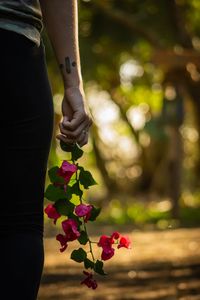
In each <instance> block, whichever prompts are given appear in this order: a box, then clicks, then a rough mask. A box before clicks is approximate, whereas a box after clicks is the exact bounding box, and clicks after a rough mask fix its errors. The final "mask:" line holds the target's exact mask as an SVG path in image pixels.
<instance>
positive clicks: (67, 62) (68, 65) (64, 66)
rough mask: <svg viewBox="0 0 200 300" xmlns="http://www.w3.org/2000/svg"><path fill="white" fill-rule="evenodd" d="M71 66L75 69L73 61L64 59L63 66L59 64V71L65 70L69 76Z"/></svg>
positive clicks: (67, 58)
mask: <svg viewBox="0 0 200 300" xmlns="http://www.w3.org/2000/svg"><path fill="white" fill-rule="evenodd" d="M71 66H72V67H76V62H75V61H72V62H71V61H70V58H69V56H67V57H65V64H64V65H63V64H60V69H61V70H63V69H64V68H65V71H66V72H67V73H68V74H70V73H71Z"/></svg>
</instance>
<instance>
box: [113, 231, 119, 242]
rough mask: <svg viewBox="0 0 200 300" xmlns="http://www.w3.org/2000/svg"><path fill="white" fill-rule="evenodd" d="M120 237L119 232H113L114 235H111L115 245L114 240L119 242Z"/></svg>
mask: <svg viewBox="0 0 200 300" xmlns="http://www.w3.org/2000/svg"><path fill="white" fill-rule="evenodd" d="M119 237H120V233H119V232H117V231H115V232H113V233H112V235H111V239H112V242H113V243H114V240H118V239H119Z"/></svg>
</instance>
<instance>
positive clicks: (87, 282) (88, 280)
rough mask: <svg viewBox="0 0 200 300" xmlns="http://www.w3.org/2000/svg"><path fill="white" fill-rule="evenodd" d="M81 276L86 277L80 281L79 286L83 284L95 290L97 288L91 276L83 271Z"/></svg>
mask: <svg viewBox="0 0 200 300" xmlns="http://www.w3.org/2000/svg"><path fill="white" fill-rule="evenodd" d="M83 274H85V275H86V276H87V277H86V278H85V279H84V280H83V281H81V284H85V285H87V287H89V288H92V289H93V290H95V289H96V288H97V282H96V280H95V279H93V274H92V273H89V272H86V271H83Z"/></svg>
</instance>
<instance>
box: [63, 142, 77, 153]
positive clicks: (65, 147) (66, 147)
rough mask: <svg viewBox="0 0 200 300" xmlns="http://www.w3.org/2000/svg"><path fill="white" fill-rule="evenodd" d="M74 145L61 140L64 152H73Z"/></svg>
mask: <svg viewBox="0 0 200 300" xmlns="http://www.w3.org/2000/svg"><path fill="white" fill-rule="evenodd" d="M73 147H74V145H70V144H66V143H65V142H63V141H60V148H61V149H62V150H63V151H64V152H72V149H73Z"/></svg>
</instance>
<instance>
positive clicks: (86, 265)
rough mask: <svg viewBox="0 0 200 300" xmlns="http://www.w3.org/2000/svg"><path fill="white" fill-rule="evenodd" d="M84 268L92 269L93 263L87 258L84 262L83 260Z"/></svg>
mask: <svg viewBox="0 0 200 300" xmlns="http://www.w3.org/2000/svg"><path fill="white" fill-rule="evenodd" d="M84 267H85V268H86V269H89V268H90V269H94V262H93V261H91V260H90V259H88V258H86V259H85V260H84Z"/></svg>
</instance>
